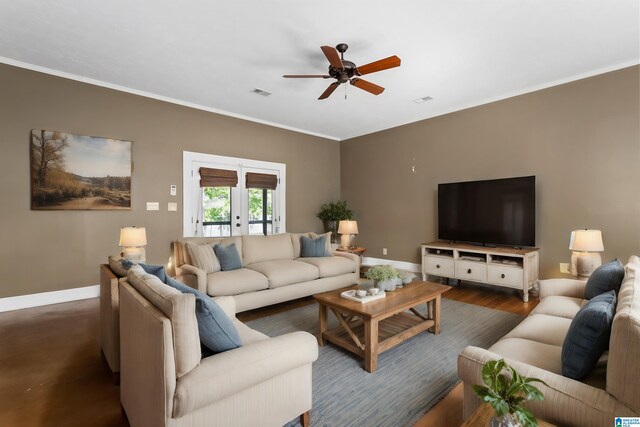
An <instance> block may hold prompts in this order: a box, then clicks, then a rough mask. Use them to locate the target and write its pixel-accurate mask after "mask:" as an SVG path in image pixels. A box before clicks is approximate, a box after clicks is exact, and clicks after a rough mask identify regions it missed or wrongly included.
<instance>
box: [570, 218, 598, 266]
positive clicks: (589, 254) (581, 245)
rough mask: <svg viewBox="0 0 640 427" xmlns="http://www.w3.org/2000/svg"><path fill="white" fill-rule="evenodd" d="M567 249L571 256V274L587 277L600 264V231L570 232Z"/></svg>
mask: <svg viewBox="0 0 640 427" xmlns="http://www.w3.org/2000/svg"><path fill="white" fill-rule="evenodd" d="M569 249H571V250H572V251H573V253H572V254H571V274H573V275H574V276H580V277H589V276H591V273H593V270H595V269H596V268H598V267H599V266H600V265H601V264H602V258H601V257H600V252H602V251H604V244H603V243H602V232H601V231H600V230H587V229H585V230H575V231H572V232H571V240H570V242H569Z"/></svg>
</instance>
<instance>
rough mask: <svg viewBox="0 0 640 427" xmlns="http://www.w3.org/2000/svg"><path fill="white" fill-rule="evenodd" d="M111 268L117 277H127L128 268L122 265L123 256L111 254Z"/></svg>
mask: <svg viewBox="0 0 640 427" xmlns="http://www.w3.org/2000/svg"><path fill="white" fill-rule="evenodd" d="M109 268H110V269H111V271H112V272H113V274H115V276H116V277H117V278H121V277H126V276H127V273H128V269H126V268H124V267H123V266H122V258H120V257H117V258H116V257H114V256H111V255H110V256H109Z"/></svg>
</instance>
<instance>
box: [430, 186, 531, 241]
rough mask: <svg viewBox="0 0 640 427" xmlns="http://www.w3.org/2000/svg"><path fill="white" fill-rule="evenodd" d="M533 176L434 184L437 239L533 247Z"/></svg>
mask: <svg viewBox="0 0 640 427" xmlns="http://www.w3.org/2000/svg"><path fill="white" fill-rule="evenodd" d="M535 193H536V177H535V176H524V177H519V178H505V179H492V180H488V181H470V182H454V183H448V184H438V238H439V239H442V240H453V241H459V242H471V243H483V244H492V245H505V246H535V243H536V214H535V211H536V194H535Z"/></svg>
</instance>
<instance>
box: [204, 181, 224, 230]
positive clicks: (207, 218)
mask: <svg viewBox="0 0 640 427" xmlns="http://www.w3.org/2000/svg"><path fill="white" fill-rule="evenodd" d="M202 208H203V213H204V215H203V220H204V221H203V223H202V230H203V235H204V236H206V237H223V236H231V187H205V188H203V189H202Z"/></svg>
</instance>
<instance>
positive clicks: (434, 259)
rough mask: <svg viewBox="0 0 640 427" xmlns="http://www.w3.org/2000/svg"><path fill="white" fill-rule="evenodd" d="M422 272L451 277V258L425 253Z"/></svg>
mask: <svg viewBox="0 0 640 427" xmlns="http://www.w3.org/2000/svg"><path fill="white" fill-rule="evenodd" d="M424 272H425V273H427V274H433V275H434V276H442V277H453V259H452V258H446V257H441V256H429V255H426V256H425V257H424Z"/></svg>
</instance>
